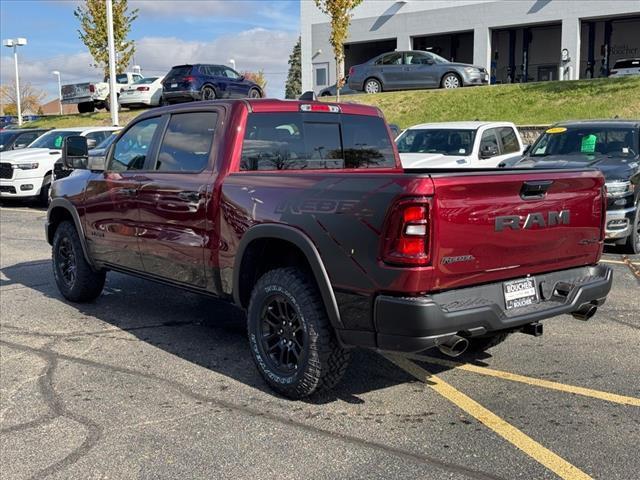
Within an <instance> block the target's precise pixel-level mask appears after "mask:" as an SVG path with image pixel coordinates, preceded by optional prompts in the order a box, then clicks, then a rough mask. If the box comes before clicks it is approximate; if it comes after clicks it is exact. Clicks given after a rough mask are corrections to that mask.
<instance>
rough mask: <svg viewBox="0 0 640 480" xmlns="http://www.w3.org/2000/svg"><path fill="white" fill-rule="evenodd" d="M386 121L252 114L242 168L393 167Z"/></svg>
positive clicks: (369, 118)
mask: <svg viewBox="0 0 640 480" xmlns="http://www.w3.org/2000/svg"><path fill="white" fill-rule="evenodd" d="M393 166H395V157H394V154H393V148H392V145H391V140H390V139H389V134H388V132H387V129H386V126H385V123H384V120H382V119H381V118H378V117H366V116H356V115H340V116H335V117H328V116H327V115H326V114H295V113H282V114H280V113H278V114H271V113H269V114H253V115H251V116H250V117H249V120H248V122H247V129H246V133H245V140H244V145H243V149H242V161H241V166H240V168H241V170H305V169H306V170H316V169H326V168H334V169H335V168H367V167H393Z"/></svg>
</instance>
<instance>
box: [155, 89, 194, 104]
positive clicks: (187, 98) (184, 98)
mask: <svg viewBox="0 0 640 480" xmlns="http://www.w3.org/2000/svg"><path fill="white" fill-rule="evenodd" d="M162 96H163V97H164V99H165V100H167V101H169V102H191V101H193V100H200V98H201V95H200V91H199V90H180V91H174V92H167V91H163V92H162Z"/></svg>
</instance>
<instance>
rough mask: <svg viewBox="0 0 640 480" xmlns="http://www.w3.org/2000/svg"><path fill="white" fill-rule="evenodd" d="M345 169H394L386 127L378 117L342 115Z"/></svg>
mask: <svg viewBox="0 0 640 480" xmlns="http://www.w3.org/2000/svg"><path fill="white" fill-rule="evenodd" d="M342 143H343V148H344V167H345V168H376V167H377V168H380V167H395V165H396V158H395V155H394V153H393V146H392V145H391V139H390V138H389V132H388V131H387V127H386V125H385V123H384V120H382V119H381V118H379V117H366V116H361V115H342Z"/></svg>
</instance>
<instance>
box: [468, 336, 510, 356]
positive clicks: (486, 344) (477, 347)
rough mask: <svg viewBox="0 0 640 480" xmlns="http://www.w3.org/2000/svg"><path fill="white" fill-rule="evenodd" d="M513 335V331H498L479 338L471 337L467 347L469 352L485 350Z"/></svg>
mask: <svg viewBox="0 0 640 480" xmlns="http://www.w3.org/2000/svg"><path fill="white" fill-rule="evenodd" d="M509 335H511V333H509V332H507V333H497V334H495V335H491V336H487V337H477V338H473V337H471V338H469V339H468V340H469V347H468V348H467V351H468V352H473V353H479V352H485V351H487V350H489V349H490V348H493V347H495V346H496V345H499V344H500V343H502V342H504V341H505V340H506V339H507V337H508V336H509Z"/></svg>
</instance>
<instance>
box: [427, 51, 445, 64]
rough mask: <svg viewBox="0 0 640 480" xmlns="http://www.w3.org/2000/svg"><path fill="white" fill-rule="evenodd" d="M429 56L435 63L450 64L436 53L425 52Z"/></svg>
mask: <svg viewBox="0 0 640 480" xmlns="http://www.w3.org/2000/svg"><path fill="white" fill-rule="evenodd" d="M427 53H428V54H429V55H431V57H432V58H433V60H434V61H435V62H436V63H451V62H450V61H449V60H447V59H446V58H443V57H441V56H440V55H438V54H437V53H433V52H427Z"/></svg>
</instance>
